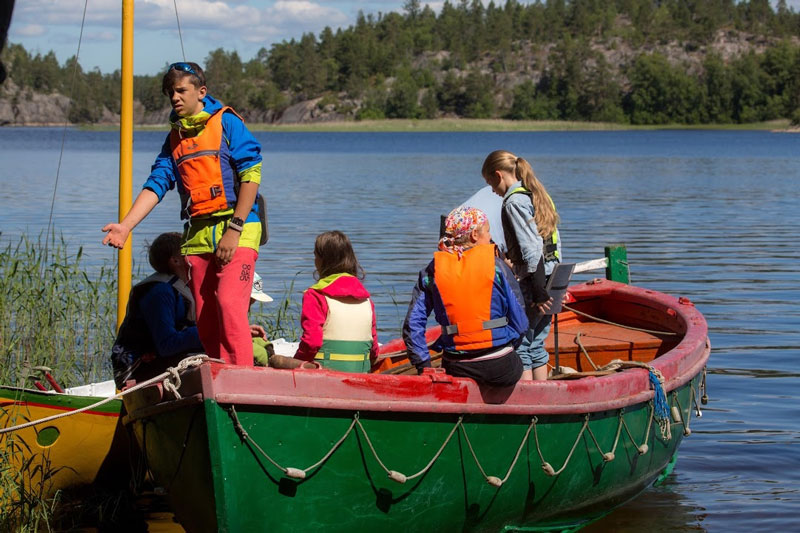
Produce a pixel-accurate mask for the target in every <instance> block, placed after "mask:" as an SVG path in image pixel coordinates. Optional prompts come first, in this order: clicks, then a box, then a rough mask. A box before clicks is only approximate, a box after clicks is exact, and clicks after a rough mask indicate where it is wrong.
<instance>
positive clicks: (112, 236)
mask: <svg viewBox="0 0 800 533" xmlns="http://www.w3.org/2000/svg"><path fill="white" fill-rule="evenodd" d="M102 231H105V232H106V236H105V237H103V245H106V244H107V245H109V246H113V247H114V248H119V249H120V250H121V249H122V247H123V246H125V241H127V240H128V235H130V234H131V230H130V229H128V227H127V226H123V225H122V224H113V223H112V224H106V225H105V226H103V230H102Z"/></svg>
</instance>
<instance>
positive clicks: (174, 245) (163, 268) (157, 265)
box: [147, 232, 183, 274]
mask: <svg viewBox="0 0 800 533" xmlns="http://www.w3.org/2000/svg"><path fill="white" fill-rule="evenodd" d="M182 241H183V236H182V235H181V234H180V233H177V232H169V233H162V234H161V235H159V236H158V237H156V238H155V240H154V241H153V243H152V244H151V245H150V246H149V247H148V250H147V258H148V259H149V261H150V266H151V267H153V269H154V270H155V271H156V272H160V273H162V274H172V271H171V270H170V268H169V260H170V259H172V258H173V257H176V256H180V255H181V242H182Z"/></svg>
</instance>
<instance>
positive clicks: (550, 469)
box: [533, 413, 589, 477]
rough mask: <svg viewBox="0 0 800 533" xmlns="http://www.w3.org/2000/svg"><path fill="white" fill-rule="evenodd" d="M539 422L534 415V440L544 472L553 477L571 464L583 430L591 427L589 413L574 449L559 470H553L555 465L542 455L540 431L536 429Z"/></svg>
mask: <svg viewBox="0 0 800 533" xmlns="http://www.w3.org/2000/svg"><path fill="white" fill-rule="evenodd" d="M537 422H538V419H537V418H536V417H533V439H534V442H536V451H537V453H538V454H539V459H541V460H542V470H544V473H545V474H547V475H548V476H551V477H552V476H557V475H558V474H560V473H561V472H563V471H564V469H565V468H566V467H567V465H568V464H569V460H570V459H572V454H573V453H575V448H577V446H578V442H580V440H581V436H583V432H584V431H586V428H587V427H589V414H588V413H587V414H586V415H585V417H584V420H583V426H582V427H581V430H580V431H579V432H578V436H577V438H576V439H575V443H574V444H573V445H572V449H571V450H570V451H569V455H567V458H566V459H565V460H564V464H563V465H561V468H559V469H558V470H553V467H552V466H551V465H550V463H548V462H547V461H545V460H544V456H543V455H542V447H541V446H540V445H539V432H538V430H537V429H536V423H537Z"/></svg>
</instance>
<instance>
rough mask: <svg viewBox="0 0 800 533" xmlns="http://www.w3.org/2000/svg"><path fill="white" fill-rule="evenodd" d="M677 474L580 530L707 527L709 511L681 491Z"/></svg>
mask: <svg viewBox="0 0 800 533" xmlns="http://www.w3.org/2000/svg"><path fill="white" fill-rule="evenodd" d="M674 477H675V476H674V475H672V476H670V477H668V478H667V479H666V480H665V481H664V483H663V484H662V485H660V486H658V487H654V488H651V489H649V490H647V491H645V492H644V493H643V494H641V495H640V496H639V497H637V498H635V499H634V500H632V501H630V502H628V503H627V504H625V505H623V506H622V507H620V508H619V509H616V510H615V511H613V512H612V513H611V514H609V515H608V516H605V517H603V518H602V519H600V520H598V521H597V522H595V523H593V524H590V525H589V526H587V527H585V528H583V529H581V532H582V533H583V532H585V533H608V532H610V531H613V532H614V533H641V532H643V531H654V532H662V531H664V532H666V531H674V532H685V531H706V528H705V527H704V525H703V522H704V521H705V519H706V517H707V514H708V513H707V511H706V510H705V509H703V508H702V507H701V506H700V505H698V504H696V503H694V502H692V500H691V499H689V498H687V497H686V496H684V495H683V494H681V492H680V491H681V486H680V484H678V483H677V482H676V480H675V479H674Z"/></svg>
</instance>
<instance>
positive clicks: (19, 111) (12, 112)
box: [0, 80, 70, 126]
mask: <svg viewBox="0 0 800 533" xmlns="http://www.w3.org/2000/svg"><path fill="white" fill-rule="evenodd" d="M69 103H70V100H69V98H67V97H66V96H64V95H62V94H58V93H56V94H40V93H35V92H33V91H31V90H30V89H20V88H19V87H17V86H16V85H15V84H14V82H13V81H12V80H6V83H5V85H4V86H3V89H2V91H1V92H0V125H3V126H28V125H41V126H44V125H57V124H64V123H66V122H67V113H68V112H69Z"/></svg>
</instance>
